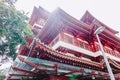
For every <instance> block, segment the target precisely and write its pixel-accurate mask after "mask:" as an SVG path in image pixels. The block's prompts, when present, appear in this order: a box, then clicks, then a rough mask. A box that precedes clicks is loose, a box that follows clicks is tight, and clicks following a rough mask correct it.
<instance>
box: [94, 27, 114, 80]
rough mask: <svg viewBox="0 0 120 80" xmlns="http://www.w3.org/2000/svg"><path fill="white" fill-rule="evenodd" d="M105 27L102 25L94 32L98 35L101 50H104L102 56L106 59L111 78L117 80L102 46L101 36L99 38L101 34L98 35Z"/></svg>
mask: <svg viewBox="0 0 120 80" xmlns="http://www.w3.org/2000/svg"><path fill="white" fill-rule="evenodd" d="M104 29H105V27H100V28H98V29H97V30H96V31H95V32H94V34H95V35H96V37H97V40H98V43H99V46H100V50H101V52H102V56H103V57H104V61H105V64H106V66H107V70H108V73H109V76H110V79H111V80H115V77H114V75H113V72H112V69H111V67H110V65H109V63H108V59H107V56H106V55H105V52H104V49H103V46H102V44H101V41H100V38H99V36H98V34H99V33H101V32H103V31H104Z"/></svg>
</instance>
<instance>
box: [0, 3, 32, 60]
mask: <svg viewBox="0 0 120 80" xmlns="http://www.w3.org/2000/svg"><path fill="white" fill-rule="evenodd" d="M27 21H28V17H27V16H26V15H25V14H23V13H21V12H20V11H17V10H16V9H15V7H14V6H7V5H5V4H3V3H2V2H0V54H1V55H3V54H7V55H9V56H12V57H13V58H15V57H16V55H17V54H16V46H17V45H19V44H21V45H25V44H26V41H25V39H24V37H25V36H30V37H33V35H32V32H31V29H30V27H29V25H27Z"/></svg>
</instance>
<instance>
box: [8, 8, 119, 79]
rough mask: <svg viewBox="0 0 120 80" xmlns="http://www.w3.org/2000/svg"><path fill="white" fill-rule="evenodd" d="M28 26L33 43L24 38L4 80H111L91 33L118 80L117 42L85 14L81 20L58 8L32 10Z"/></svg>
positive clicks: (95, 20) (111, 32)
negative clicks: (25, 44) (100, 30)
mask: <svg viewBox="0 0 120 80" xmlns="http://www.w3.org/2000/svg"><path fill="white" fill-rule="evenodd" d="M29 24H30V25H32V31H33V33H34V35H35V39H31V38H29V37H26V41H27V42H28V45H27V46H21V47H20V49H19V55H18V56H17V58H16V60H15V61H14V64H13V65H12V67H11V69H10V72H9V76H8V79H7V80H21V79H22V80H110V76H109V74H108V70H107V67H106V64H105V61H104V58H103V56H102V54H101V50H100V48H99V43H98V41H97V38H96V35H95V34H94V32H95V31H96V30H97V29H98V28H99V27H101V26H102V27H105V30H104V31H103V32H102V33H100V34H99V37H100V40H101V42H102V45H103V48H104V51H105V54H106V56H107V58H108V62H109V64H110V67H111V69H112V72H113V74H114V77H115V80H120V38H118V37H117V36H116V34H117V33H118V31H116V30H113V29H112V28H110V27H108V26H107V25H105V24H104V23H102V22H100V21H99V20H97V19H96V18H95V17H94V16H93V15H91V14H90V13H89V12H88V11H86V12H85V14H84V15H83V17H82V18H81V19H80V20H77V19H75V18H74V17H72V16H70V15H69V14H67V13H66V12H65V11H63V10H62V9H60V8H57V9H56V10H54V11H53V12H51V13H50V12H48V11H46V10H44V9H43V8H42V7H39V8H37V7H34V9H33V13H32V15H31V18H30V21H29Z"/></svg>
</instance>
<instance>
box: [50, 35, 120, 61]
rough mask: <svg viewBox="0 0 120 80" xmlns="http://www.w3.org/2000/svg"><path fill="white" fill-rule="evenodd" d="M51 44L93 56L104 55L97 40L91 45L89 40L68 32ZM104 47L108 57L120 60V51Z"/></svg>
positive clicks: (54, 47) (53, 46)
mask: <svg viewBox="0 0 120 80" xmlns="http://www.w3.org/2000/svg"><path fill="white" fill-rule="evenodd" d="M49 46H51V47H52V48H53V49H57V48H59V47H64V48H67V49H70V50H72V51H77V52H79V53H82V54H85V55H89V56H92V57H98V56H100V55H102V54H101V51H100V49H99V44H98V43H97V42H94V46H93V45H90V44H89V43H88V42H87V41H85V40H82V39H80V38H75V37H74V36H72V35H70V34H67V33H61V34H59V35H58V36H57V37H56V38H55V39H54V40H53V41H52V42H51V43H50V44H49ZM103 48H104V51H105V54H106V55H107V57H109V58H111V59H114V60H116V61H119V62H120V59H119V57H120V52H118V51H117V50H113V49H111V48H109V47H107V46H104V47H103Z"/></svg>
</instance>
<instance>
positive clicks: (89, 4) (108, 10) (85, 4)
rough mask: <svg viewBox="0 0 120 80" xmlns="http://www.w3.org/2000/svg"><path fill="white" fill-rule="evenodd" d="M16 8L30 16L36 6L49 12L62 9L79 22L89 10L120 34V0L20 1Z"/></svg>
mask: <svg viewBox="0 0 120 80" xmlns="http://www.w3.org/2000/svg"><path fill="white" fill-rule="evenodd" d="M15 6H16V8H17V9H18V10H23V11H25V12H26V13H27V12H29V16H30V15H31V13H32V10H33V8H34V6H36V7H38V6H41V7H43V8H44V9H45V10H47V11H49V12H52V11H54V10H55V9H56V8H57V7H60V8H61V9H63V10H64V11H65V12H67V13H68V14H70V15H71V16H73V17H74V18H76V19H78V20H79V19H80V18H81V17H82V16H83V15H84V13H85V11H86V10H88V11H89V12H90V13H91V14H92V15H93V16H94V17H96V18H97V19H98V20H100V21H101V22H103V23H104V24H106V25H107V26H109V27H111V28H112V29H114V30H117V31H119V32H120V9H119V8H120V0H18V1H17V2H16V4H15ZM119 36H120V34H119Z"/></svg>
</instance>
